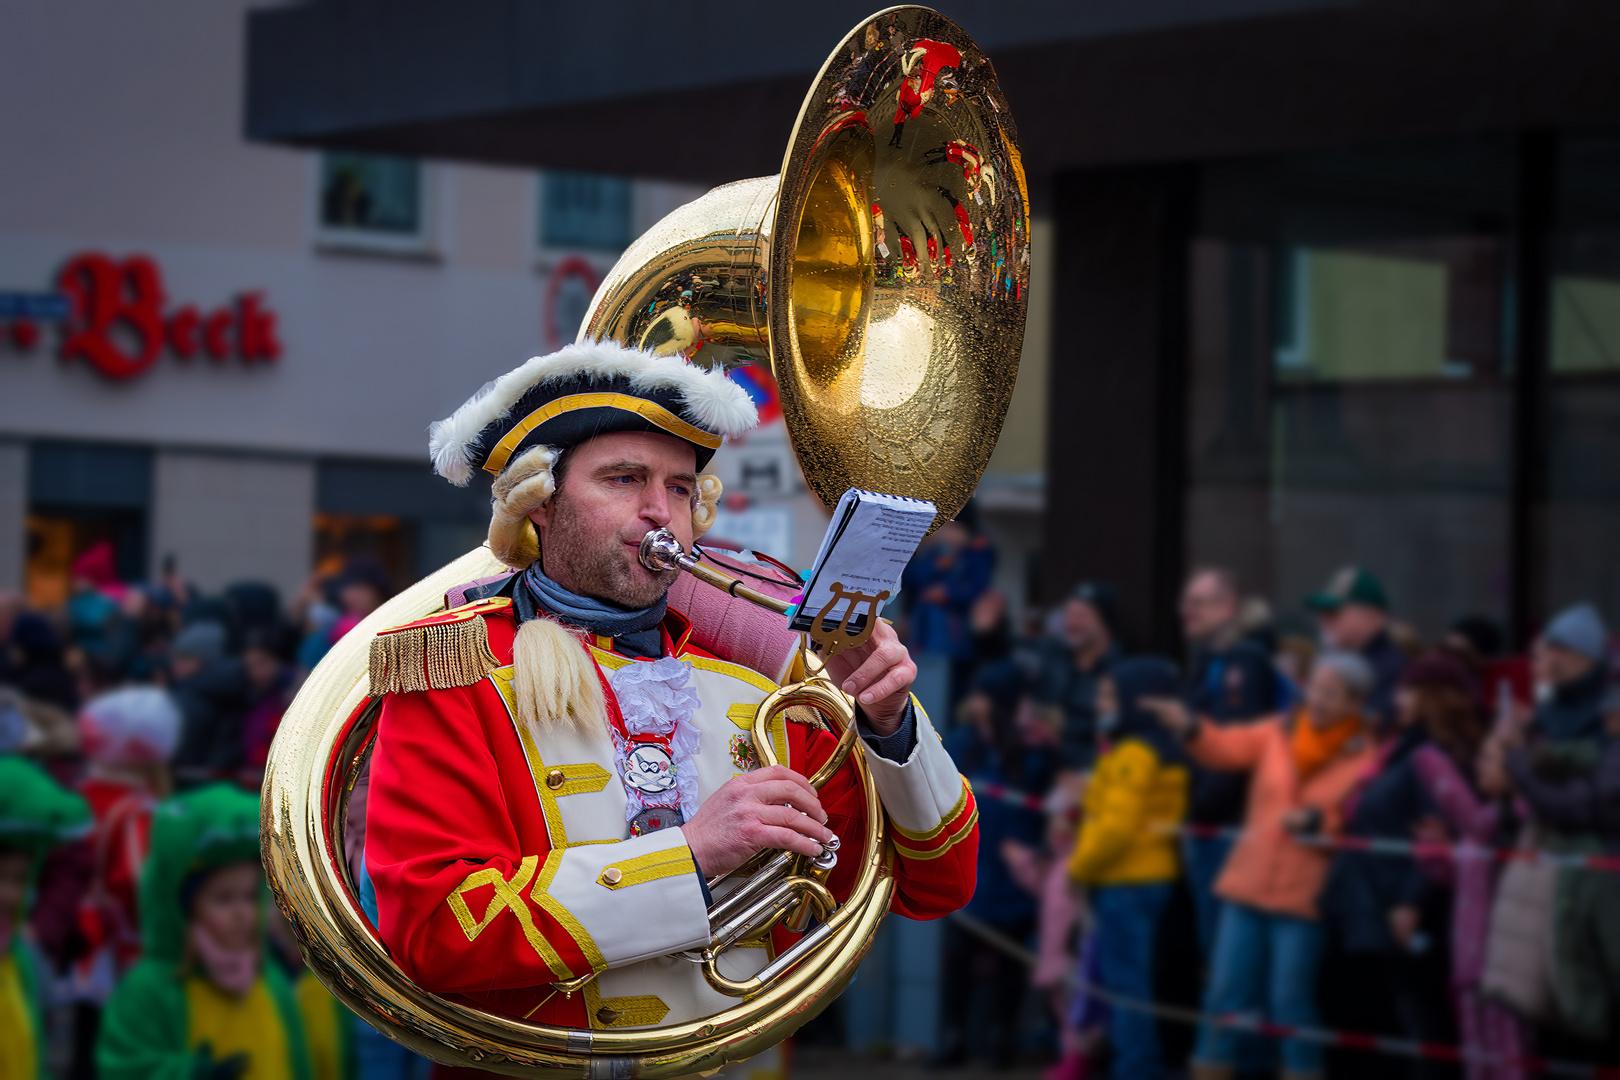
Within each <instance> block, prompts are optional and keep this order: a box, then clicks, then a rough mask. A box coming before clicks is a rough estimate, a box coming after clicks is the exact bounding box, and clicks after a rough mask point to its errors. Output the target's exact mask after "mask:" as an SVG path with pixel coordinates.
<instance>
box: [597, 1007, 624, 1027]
mask: <svg viewBox="0 0 1620 1080" xmlns="http://www.w3.org/2000/svg"><path fill="white" fill-rule="evenodd" d="M618 1018H619V1014H618V1013H616V1012H614V1011H613V1010H612V1009H610V1008H608V1007H607V1006H606V1005H604V1006H602V1007H601V1008H600V1009H597V1010H596V1019H597V1020H598V1021H600V1022H601V1024H602V1026H603V1027H606V1026H607V1025H609V1024H611V1023H613V1021H615V1020H617V1019H618Z"/></svg>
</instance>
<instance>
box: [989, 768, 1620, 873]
mask: <svg viewBox="0 0 1620 1080" xmlns="http://www.w3.org/2000/svg"><path fill="white" fill-rule="evenodd" d="M973 794H974V796H975V797H976V798H980V799H994V800H996V801H997V802H1004V803H1008V804H1010V805H1012V806H1017V807H1020V808H1021V809H1024V810H1036V811H1039V810H1044V809H1045V808H1046V804H1045V802H1043V801H1042V800H1041V799H1039V798H1037V797H1036V796H1034V795H1028V794H1026V793H1024V792H1022V791H1017V790H1015V789H1013V788H1009V787H1003V786H1002V785H1000V784H984V783H975V784H974V785H973ZM1166 831H1168V832H1172V833H1179V834H1181V835H1185V836H1197V837H1204V838H1215V837H1221V838H1224V839H1227V840H1237V839H1239V838H1240V837H1242V836H1243V835H1244V834H1245V832H1246V831H1247V830H1244V829H1234V828H1227V827H1224V826H1219V825H1194V824H1191V823H1188V822H1184V823H1182V824H1180V825H1174V826H1169V827H1167V830H1166ZM1293 839H1294V841H1295V842H1296V843H1300V844H1304V845H1306V846H1308V847H1317V848H1324V849H1326V850H1329V851H1365V852H1367V853H1369V854H1372V855H1396V856H1405V857H1408V858H1425V857H1442V858H1449V859H1453V860H1455V861H1458V862H1461V861H1464V860H1468V859H1494V860H1496V861H1497V862H1535V863H1543V864H1546V865H1551V866H1564V867H1579V868H1582V869H1585V870H1608V871H1620V855H1580V854H1573V853H1568V852H1556V851H1537V850H1535V849H1533V848H1489V847H1484V846H1483V845H1480V844H1446V843H1441V842H1438V841H1431V840H1392V839H1385V838H1382V837H1370V836H1328V835H1308V834H1298V833H1296V834H1293Z"/></svg>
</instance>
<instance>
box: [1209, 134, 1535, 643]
mask: <svg viewBox="0 0 1620 1080" xmlns="http://www.w3.org/2000/svg"><path fill="white" fill-rule="evenodd" d="M1514 167H1515V166H1514V158H1513V156H1512V153H1511V148H1508V147H1502V146H1499V145H1497V144H1494V143H1492V142H1490V141H1489V140H1480V141H1469V142H1462V143H1456V144H1453V143H1446V144H1433V145H1429V146H1420V147H1391V148H1358V149H1352V148H1345V149H1339V150H1334V151H1330V152H1321V153H1315V154H1304V155H1299V156H1296V157H1289V158H1283V159H1275V160H1272V161H1270V162H1264V163H1260V162H1241V163H1230V164H1226V163H1223V164H1213V165H1210V166H1208V167H1207V168H1206V169H1205V176H1204V197H1203V199H1204V205H1203V208H1202V213H1201V220H1202V222H1203V229H1202V235H1201V236H1200V237H1199V238H1198V239H1197V240H1196V242H1195V244H1194V247H1193V252H1192V259H1191V295H1190V299H1191V312H1192V322H1191V335H1190V344H1191V355H1190V372H1189V374H1190V376H1191V380H1190V381H1191V388H1190V395H1189V398H1188V405H1189V422H1190V427H1189V433H1188V449H1189V453H1190V460H1189V462H1188V466H1189V473H1190V476H1189V479H1190V483H1189V487H1188V491H1187V496H1186V498H1187V503H1186V526H1187V533H1186V541H1187V542H1186V552H1187V556H1188V561H1189V562H1190V563H1192V564H1195V565H1196V564H1201V563H1217V564H1222V565H1227V566H1231V567H1233V568H1234V569H1236V570H1237V571H1238V572H1239V574H1240V576H1241V577H1242V578H1243V579H1244V581H1245V584H1246V587H1248V588H1249V589H1252V590H1253V591H1255V592H1257V593H1259V594H1260V595H1263V596H1265V597H1266V598H1267V599H1269V600H1270V601H1271V602H1272V604H1273V606H1274V607H1275V609H1276V610H1277V612H1278V613H1279V615H1281V616H1283V617H1284V620H1285V623H1284V624H1285V625H1288V624H1289V623H1292V624H1293V625H1294V626H1295V627H1296V628H1298V629H1299V630H1302V631H1304V630H1307V629H1308V624H1306V623H1304V622H1303V621H1301V615H1302V612H1301V609H1300V601H1301V599H1302V598H1303V597H1304V596H1305V595H1307V594H1308V593H1310V592H1312V591H1314V590H1316V589H1317V588H1320V587H1321V584H1322V582H1323V581H1325V580H1326V579H1327V577H1328V575H1330V574H1331V573H1332V572H1333V571H1334V570H1335V569H1336V568H1337V567H1340V566H1344V565H1347V564H1352V563H1354V564H1358V565H1362V566H1366V567H1367V568H1369V569H1370V570H1372V571H1373V572H1374V573H1376V574H1377V575H1378V576H1379V577H1380V578H1381V579H1382V580H1383V582H1384V585H1385V587H1386V588H1387V589H1388V590H1389V593H1390V596H1391V601H1392V603H1393V605H1394V607H1395V612H1396V614H1397V615H1398V616H1399V617H1400V618H1402V619H1405V620H1407V621H1409V622H1410V623H1412V624H1414V625H1415V626H1416V627H1417V628H1418V629H1419V630H1420V631H1421V632H1422V633H1423V634H1424V635H1425V636H1428V637H1430V638H1431V639H1432V638H1433V637H1434V636H1437V635H1438V634H1439V633H1440V632H1442V631H1444V630H1445V629H1446V627H1447V626H1448V625H1449V624H1450V622H1451V621H1452V620H1453V619H1455V618H1456V617H1458V616H1460V615H1463V614H1470V613H1480V614H1485V615H1487V616H1490V617H1492V618H1493V619H1496V620H1498V621H1501V620H1504V619H1505V618H1506V617H1507V615H1508V614H1509V601H1510V597H1509V592H1508V584H1509V580H1510V575H1511V568H1512V565H1511V564H1512V551H1511V548H1510V520H1511V519H1510V511H1511V501H1510V497H1509V495H1510V488H1511V478H1512V474H1513V447H1514V426H1513V425H1514V420H1513V401H1514V396H1513V394H1514V390H1513V383H1512V380H1511V378H1510V377H1509V370H1510V368H1511V365H1510V364H1509V363H1507V362H1506V360H1505V348H1504V341H1505V331H1504V326H1505V325H1506V324H1507V323H1508V318H1507V316H1506V314H1505V308H1506V305H1507V290H1506V281H1507V280H1508V275H1509V269H1510V268H1509V263H1508V252H1509V250H1510V246H1509V243H1508V238H1507V235H1506V231H1505V222H1506V220H1507V219H1508V216H1509V213H1510V209H1511V206H1512V202H1511V199H1512V190H1513V177H1514Z"/></svg>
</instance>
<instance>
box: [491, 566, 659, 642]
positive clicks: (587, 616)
mask: <svg viewBox="0 0 1620 1080" xmlns="http://www.w3.org/2000/svg"><path fill="white" fill-rule="evenodd" d="M513 591H514V597H513V598H514V599H516V600H518V604H517V606H518V618H519V619H520V620H528V619H531V618H533V617H534V612H533V610H532V609H533V608H539V609H541V610H543V611H546V612H549V613H550V614H552V615H555V616H556V617H557V618H559V619H561V620H562V621H563V622H565V623H568V624H570V625H572V626H578V627H582V628H584V629H586V630H589V631H590V632H591V633H593V634H601V635H602V636H603V637H610V638H618V637H623V636H625V635H626V634H634V633H638V632H640V631H643V630H653V629H656V628H657V627H658V624H659V623H661V622H663V621H664V611H665V609H666V607H667V604H666V601H665V599H664V598H663V597H659V598H658V603H656V604H654V605H653V606H652V607H647V608H642V609H640V610H639V611H632V610H629V609H627V608H622V607H620V606H619V605H617V604H610V603H608V602H607V601H606V600H598V599H596V598H595V597H594V596H580V595H579V594H578V593H574V592H569V591H568V590H567V589H565V588H563V587H562V586H561V585H559V584H557V583H556V582H555V581H552V580H551V579H550V578H549V577H547V576H546V572H545V571H544V570H542V569H540V560H539V559H536V560H534V562H532V563H530V564H529V568H528V569H527V570H525V571H523V573H521V574H519V575H518V580H517V588H516V589H515V590H513ZM525 600H526V601H527V603H524V601H525ZM525 608H529V609H530V610H528V611H525V610H524V609H525Z"/></svg>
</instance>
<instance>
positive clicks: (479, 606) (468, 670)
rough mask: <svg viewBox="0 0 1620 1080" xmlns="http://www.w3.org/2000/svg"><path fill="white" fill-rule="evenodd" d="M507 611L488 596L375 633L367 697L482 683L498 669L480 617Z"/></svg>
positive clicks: (500, 599)
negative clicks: (483, 679)
mask: <svg viewBox="0 0 1620 1080" xmlns="http://www.w3.org/2000/svg"><path fill="white" fill-rule="evenodd" d="M511 606H512V601H511V600H510V599H508V598H507V597H504V596H493V597H490V598H489V599H488V600H475V601H473V602H472V603H470V604H463V605H461V606H460V607H455V608H451V609H450V610H448V611H440V612H436V613H435V614H432V615H429V616H427V617H426V618H423V619H417V620H416V621H415V622H408V623H405V624H403V625H401V626H391V627H389V628H388V629H387V630H383V631H381V632H380V633H378V634H377V636H376V637H374V638H372V639H371V689H370V691H369V693H370V696H372V697H381V696H382V695H384V694H404V693H409V692H410V691H412V690H445V689H448V688H450V687H452V686H471V685H472V684H473V683H475V682H477V681H478V680H479V679H482V678H483V677H484V676H485V675H488V674H489V673H490V672H491V671H493V670H495V669H496V668H497V667H500V664H501V662H500V659H499V658H498V657H496V655H495V654H494V653H493V652H490V649H489V630H488V629H487V628H486V627H485V626H484V620H483V618H482V616H484V615H489V614H491V613H493V612H496V611H505V610H506V609H507V608H510V607H511Z"/></svg>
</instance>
